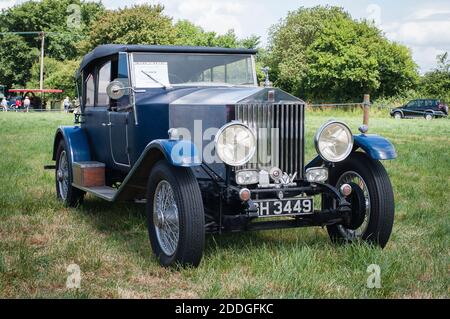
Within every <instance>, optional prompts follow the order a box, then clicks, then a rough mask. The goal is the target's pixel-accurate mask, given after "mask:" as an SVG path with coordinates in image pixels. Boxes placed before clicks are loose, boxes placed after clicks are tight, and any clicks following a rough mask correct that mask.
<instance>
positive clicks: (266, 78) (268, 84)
mask: <svg viewBox="0 0 450 319" xmlns="http://www.w3.org/2000/svg"><path fill="white" fill-rule="evenodd" d="M269 70H270V68H269V67H268V66H265V67H263V68H261V71H262V72H263V73H264V87H271V86H272V83H271V82H270V81H269Z"/></svg>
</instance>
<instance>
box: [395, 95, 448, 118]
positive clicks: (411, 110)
mask: <svg viewBox="0 0 450 319" xmlns="http://www.w3.org/2000/svg"><path fill="white" fill-rule="evenodd" d="M390 114H391V116H392V117H394V118H396V119H402V118H410V117H424V118H426V119H427V120H431V119H433V118H435V117H445V116H447V115H448V105H446V104H444V103H443V102H442V101H440V100H436V99H417V100H412V101H409V102H408V103H406V104H405V105H403V106H400V107H397V108H395V109H392V110H391V112H390Z"/></svg>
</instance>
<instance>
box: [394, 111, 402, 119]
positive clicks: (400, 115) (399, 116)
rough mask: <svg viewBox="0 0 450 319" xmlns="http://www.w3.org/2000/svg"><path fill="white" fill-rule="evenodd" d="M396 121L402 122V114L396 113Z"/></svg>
mask: <svg viewBox="0 0 450 319" xmlns="http://www.w3.org/2000/svg"><path fill="white" fill-rule="evenodd" d="M394 119H396V120H401V119H402V113H400V112H395V113H394Z"/></svg>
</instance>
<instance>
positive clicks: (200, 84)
mask: <svg viewBox="0 0 450 319" xmlns="http://www.w3.org/2000/svg"><path fill="white" fill-rule="evenodd" d="M136 54H142V55H144V54H145V55H148V54H153V55H160V56H161V55H204V56H229V55H240V56H243V57H244V56H247V57H249V58H250V61H251V68H252V77H253V83H248V84H247V83H246V84H233V83H224V82H209V81H208V82H206V81H205V82H185V83H169V86H168V87H189V86H193V87H212V86H225V87H236V86H242V87H249V86H250V87H255V86H258V78H257V75H256V62H255V54H251V53H248V54H242V53H239V54H227V53H190V52H189V53H178V52H176V53H172V52H169V53H163V52H130V53H129V57H128V61H129V70H130V77H129V78H130V81H131V85H132V86H133V87H135V84H136V80H135V70H134V55H136ZM161 88H164V86H162V85H161ZM142 89H146V90H149V89H154V87H142Z"/></svg>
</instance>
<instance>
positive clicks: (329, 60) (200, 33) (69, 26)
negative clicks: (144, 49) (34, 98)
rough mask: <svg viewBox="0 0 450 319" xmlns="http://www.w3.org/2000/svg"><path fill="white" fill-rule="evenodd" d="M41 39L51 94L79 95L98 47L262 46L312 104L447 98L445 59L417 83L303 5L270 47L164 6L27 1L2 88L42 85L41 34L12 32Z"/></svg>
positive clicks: (409, 67) (376, 42)
mask: <svg viewBox="0 0 450 319" xmlns="http://www.w3.org/2000/svg"><path fill="white" fill-rule="evenodd" d="M24 31H25V32H28V31H45V32H46V45H45V81H44V86H45V87H46V88H60V89H63V90H65V92H67V94H69V95H72V96H73V95H75V87H74V79H73V76H72V75H73V74H74V73H75V70H76V68H77V67H78V65H79V62H80V60H81V58H82V56H83V55H84V54H86V53H87V52H89V51H90V50H92V49H93V48H95V47H96V46H97V45H100V44H107V43H127V44H161V45H190V46H218V47H227V48H236V47H241V48H242V47H243V48H257V49H258V55H257V66H258V77H259V78H260V80H262V77H263V74H262V72H260V70H259V68H260V67H262V66H266V65H267V66H269V67H270V77H271V80H272V81H273V82H274V84H275V85H276V86H278V87H280V88H282V89H284V90H286V91H288V92H289V93H292V94H294V95H296V96H299V97H301V98H304V99H307V100H310V101H316V102H343V101H355V100H359V99H361V94H362V93H370V94H372V96H374V97H376V98H389V97H392V96H399V95H408V94H409V95H410V92H411V91H413V92H416V93H417V94H422V95H424V96H425V95H426V96H429V95H432V96H433V97H440V98H444V99H449V98H450V96H449V92H450V71H449V64H450V63H449V57H448V55H447V54H444V55H442V56H439V57H438V64H437V67H436V69H435V70H433V71H431V72H429V73H427V74H425V75H424V76H420V75H419V73H418V67H417V65H416V64H415V62H414V61H413V59H412V56H411V52H410V50H409V49H408V48H407V47H405V46H403V45H401V44H398V43H395V42H391V41H389V40H388V39H387V38H386V37H385V36H384V35H383V33H382V32H381V31H380V30H379V29H378V28H377V27H376V26H375V25H374V24H373V23H372V22H370V21H366V20H355V19H353V18H352V17H351V16H350V15H349V14H348V13H347V12H345V11H344V10H343V9H342V8H339V7H331V6H316V7H312V8H304V7H300V8H299V9H297V10H295V11H292V12H289V13H288V15H287V16H286V17H285V18H284V19H282V20H280V21H279V22H278V23H277V24H275V25H274V26H272V27H271V29H270V30H269V41H268V45H267V47H266V48H261V47H260V41H259V37H258V36H255V35H253V36H250V37H248V38H243V39H241V38H238V37H237V36H236V34H235V32H234V31H233V30H229V31H228V32H226V33H225V34H217V33H215V32H208V31H205V30H203V29H202V28H201V27H200V26H197V25H195V24H193V23H192V22H190V21H187V20H181V21H174V20H173V19H172V17H170V16H168V15H167V14H166V13H165V12H164V7H163V6H162V5H147V4H146V5H135V6H131V7H125V8H122V9H117V10H108V9H106V8H105V7H104V6H103V4H102V3H101V2H89V1H80V0H43V1H39V2H37V1H27V2H24V3H21V4H19V5H16V6H14V7H11V8H7V9H4V10H2V11H1V12H0V32H2V35H0V37H1V43H2V45H1V46H0V83H1V84H4V85H6V86H7V87H9V88H10V87H30V88H31V87H33V88H35V87H38V84H39V49H40V40H39V37H38V36H37V35H32V34H15V33H9V32H24Z"/></svg>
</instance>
